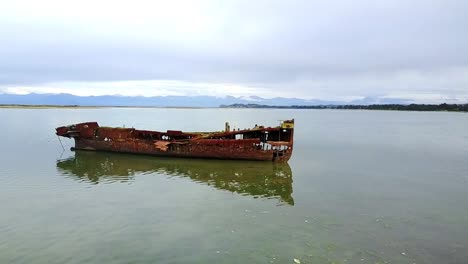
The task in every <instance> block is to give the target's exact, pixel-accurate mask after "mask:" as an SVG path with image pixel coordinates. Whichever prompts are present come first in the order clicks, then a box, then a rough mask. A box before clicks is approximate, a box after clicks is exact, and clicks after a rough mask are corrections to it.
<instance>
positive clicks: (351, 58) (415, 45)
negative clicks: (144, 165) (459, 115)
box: [0, 0, 468, 102]
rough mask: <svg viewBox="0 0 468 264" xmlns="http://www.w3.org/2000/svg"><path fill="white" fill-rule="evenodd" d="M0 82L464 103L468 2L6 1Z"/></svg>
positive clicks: (9, 86) (10, 86) (12, 89)
mask: <svg viewBox="0 0 468 264" xmlns="http://www.w3.org/2000/svg"><path fill="white" fill-rule="evenodd" d="M0 92H4V93H29V92H40V93H61V92H65V93H71V94H75V95H102V94H121V95H144V96H155V95H215V96H225V95H233V96H261V97H267V98H271V97H276V96H281V97H297V98H305V99H323V100H352V99H359V98H363V97H380V98H400V99H412V100H416V101H417V102H444V101H445V102H468V1H464V0H459V1H456V0H454V1H450V0H441V1H435V0H433V1H431V0H425V1H422V0H421V1H419V0H414V1H411V0H402V1H375V0H362V1H361V0H354V1H349V0H346V1H345V0H343V1H337V0H324V1H312V0H307V1H293V0H289V1H274V0H264V1H261V0H257V1H252V0H246V1H240V0H239V1H224V0H223V1H218V0H217V1H174V0H172V1H155V0H151V1H138V0H132V1H115V0H113V1H96V0H80V1H63V0H57V1H56V0H41V1H32V0H31V1H22V0H15V1H2V3H1V4H0Z"/></svg>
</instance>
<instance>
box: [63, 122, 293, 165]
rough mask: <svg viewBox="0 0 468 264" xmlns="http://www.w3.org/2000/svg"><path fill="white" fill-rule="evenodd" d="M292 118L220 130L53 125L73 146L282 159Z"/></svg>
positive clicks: (286, 157) (289, 151) (288, 145)
mask: <svg viewBox="0 0 468 264" xmlns="http://www.w3.org/2000/svg"><path fill="white" fill-rule="evenodd" d="M293 128H294V120H288V121H283V122H282V123H281V125H280V126H278V127H263V126H257V125H255V127H254V128H252V129H244V130H233V131H230V129H229V127H228V126H227V129H226V131H221V132H182V131H177V130H168V131H166V132H159V131H149V130H138V129H134V128H118V127H100V126H99V125H98V123H96V122H87V123H80V124H75V125H70V126H63V127H58V128H56V131H57V132H56V134H57V135H58V136H62V137H67V138H73V139H74V140H75V147H74V148H75V149H80V150H92V151H110V152H121V153H132V154H145V155H154V156H166V157H183V158H209V159H233V160H258V161H275V162H286V161H288V160H289V159H290V158H291V154H292V151H293V134H294V129H293Z"/></svg>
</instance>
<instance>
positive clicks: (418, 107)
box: [0, 103, 468, 112]
mask: <svg viewBox="0 0 468 264" xmlns="http://www.w3.org/2000/svg"><path fill="white" fill-rule="evenodd" d="M0 108H27V109H47V108H64V109H74V108H91V109H92V108H180V109H185V108H187V109H197V108H212V107H183V106H181V107H173V106H171V107H160V106H80V105H21V104H0ZM219 108H265V109H351V110H357V109H362V110H392V111H446V112H468V104H445V103H443V104H438V105H437V104H409V105H401V104H373V105H290V106H278V105H261V104H231V105H221V106H219Z"/></svg>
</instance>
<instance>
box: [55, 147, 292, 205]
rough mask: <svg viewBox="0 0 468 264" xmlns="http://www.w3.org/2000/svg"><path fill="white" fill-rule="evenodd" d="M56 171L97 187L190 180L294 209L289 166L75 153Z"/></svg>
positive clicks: (61, 163)
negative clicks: (150, 179) (157, 178)
mask: <svg viewBox="0 0 468 264" xmlns="http://www.w3.org/2000/svg"><path fill="white" fill-rule="evenodd" d="M57 169H58V170H59V171H60V173H61V174H63V175H65V176H69V177H70V178H73V179H76V180H81V181H88V182H91V183H94V184H98V183H112V182H131V181H134V179H135V177H136V176H138V175H142V174H152V173H155V174H162V175H167V176H170V177H184V178H190V179H192V180H193V181H195V182H199V183H204V184H208V185H210V186H212V187H215V188H217V189H220V190H228V191H231V192H235V193H239V194H243V195H250V196H254V197H265V198H276V199H279V200H280V202H282V203H287V204H290V205H294V200H293V198H292V196H291V195H292V171H291V167H289V165H288V164H287V163H284V164H283V163H273V162H271V163H270V162H268V163H264V162H255V161H225V160H197V159H172V158H155V157H151V156H139V155H127V154H114V153H107V152H89V151H76V152H75V155H74V156H73V157H71V158H69V159H65V160H58V161H57Z"/></svg>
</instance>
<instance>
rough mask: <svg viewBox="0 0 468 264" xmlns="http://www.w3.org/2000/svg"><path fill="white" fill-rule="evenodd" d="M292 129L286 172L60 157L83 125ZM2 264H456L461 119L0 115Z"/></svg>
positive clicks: (463, 155) (89, 112)
mask: <svg viewBox="0 0 468 264" xmlns="http://www.w3.org/2000/svg"><path fill="white" fill-rule="evenodd" d="M289 118H295V120H296V126H295V128H296V129H295V149H294V153H293V157H292V158H291V160H290V161H289V163H288V164H273V163H269V162H266V163H265V162H242V161H219V160H218V161H217V160H190V159H169V158H164V159H163V158H155V157H150V156H138V155H124V154H112V153H96V152H82V151H81V152H80V151H79V152H72V151H70V150H69V149H70V147H72V146H73V142H72V141H71V140H67V139H62V142H63V144H64V147H65V151H63V150H62V147H61V145H60V142H59V141H58V139H57V137H56V136H55V134H54V132H55V130H54V128H55V127H57V126H62V125H68V124H72V123H77V122H84V121H98V122H99V123H100V124H101V125H105V126H126V127H135V128H140V129H149V130H167V129H174V130H188V131H190V130H192V131H201V130H208V131H209V130H222V129H223V128H224V122H225V121H229V122H230V123H231V127H239V128H246V127H252V126H253V125H254V124H259V125H261V124H263V125H271V126H273V125H277V124H278V122H279V121H278V120H284V119H289ZM0 120H1V121H2V122H1V126H0V128H1V129H0V138H1V139H2V141H1V145H0V146H1V152H0V204H1V205H0V263H15V264H16V263H294V259H297V260H299V261H300V262H301V263H314V264H315V263H343V264H344V263H373V264H375V263H418V264H419V263H468V202H467V201H468V115H467V114H463V113H446V112H391V111H352V110H342V111H340V110H293V109H288V110H279V109H164V108H163V109H138V108H102V109H0Z"/></svg>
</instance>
